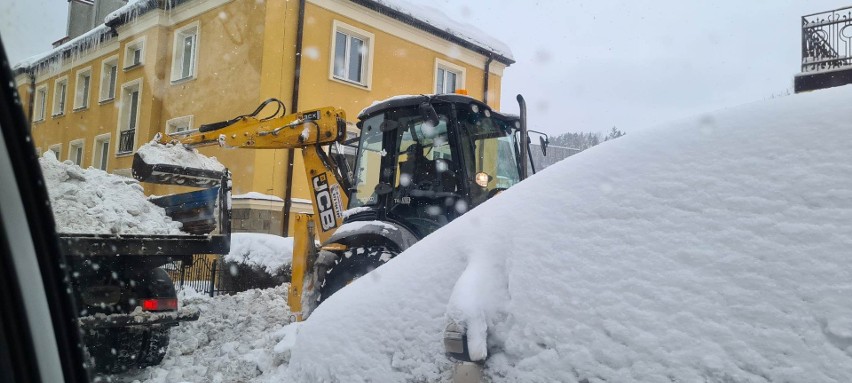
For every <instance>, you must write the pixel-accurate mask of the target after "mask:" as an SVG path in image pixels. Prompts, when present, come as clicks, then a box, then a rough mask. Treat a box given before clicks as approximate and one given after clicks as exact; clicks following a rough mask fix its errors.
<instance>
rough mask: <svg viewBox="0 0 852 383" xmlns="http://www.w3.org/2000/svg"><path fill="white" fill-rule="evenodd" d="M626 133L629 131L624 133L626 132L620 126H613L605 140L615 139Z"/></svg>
mask: <svg viewBox="0 0 852 383" xmlns="http://www.w3.org/2000/svg"><path fill="white" fill-rule="evenodd" d="M625 134H627V133H624V132H622V131H620V130H618V128H616V127H614V126H613V127H612V130H610V131H609V134H607V135H606V138H604V141H609V140H614V139H616V138H618V137H621V136H623V135H625Z"/></svg>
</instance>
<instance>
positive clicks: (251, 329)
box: [117, 284, 290, 383]
mask: <svg viewBox="0 0 852 383" xmlns="http://www.w3.org/2000/svg"><path fill="white" fill-rule="evenodd" d="M287 287H288V285H287V284H284V285H282V286H280V287H277V288H274V289H266V290H251V291H245V292H242V293H238V294H235V295H223V296H217V297H214V298H210V297H208V296H206V295H204V294H199V293H196V292H194V291H193V290H192V289H187V290H183V291H181V292H180V294H179V296H178V300H179V301H180V302H181V305H182V306H183V307H189V308H198V309H199V310H201V316H200V317H199V319H198V321H195V322H183V323H181V325H180V326H177V327H175V328H173V329H172V330H171V341H170V343H169V348H168V351H167V353H166V356H165V358H164V359H163V362H162V363H161V364H160V365H159V366H156V367H149V368H146V369H144V370H140V371H134V372H131V373H129V374H125V376H122V377H120V378H119V379H117V380H120V381H134V382H144V383H174V382H217V383H227V382H248V381H250V380H251V379H252V378H256V377H258V376H260V375H261V374H263V373H265V372H270V371H271V370H272V369H273V368H274V367H275V366H279V365H281V364H282V363H283V362H284V361H285V355H284V354H280V353H273V352H272V349H273V348H274V346H275V345H276V343H278V342H279V340H280V339H281V338H282V337H283V336H284V335H283V334H284V333H283V332H282V329H283V328H284V326H286V325H287V324H288V323H289V322H290V319H289V317H290V311H289V310H288V309H287V299H286V298H287Z"/></svg>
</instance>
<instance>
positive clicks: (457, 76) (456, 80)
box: [435, 59, 465, 94]
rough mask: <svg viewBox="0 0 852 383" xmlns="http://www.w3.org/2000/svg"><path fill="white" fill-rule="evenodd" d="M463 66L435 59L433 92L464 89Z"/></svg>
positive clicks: (452, 91)
mask: <svg viewBox="0 0 852 383" xmlns="http://www.w3.org/2000/svg"><path fill="white" fill-rule="evenodd" d="M464 72H465V71H464V67H461V66H458V65H455V64H452V63H450V62H447V61H444V60H440V59H438V60H436V61H435V93H439V94H440V93H455V92H456V91H457V90H459V89H464Z"/></svg>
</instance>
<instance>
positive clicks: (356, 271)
mask: <svg viewBox="0 0 852 383" xmlns="http://www.w3.org/2000/svg"><path fill="white" fill-rule="evenodd" d="M398 253H399V252H398V251H395V250H394V249H391V248H388V247H386V246H367V247H360V248H353V249H349V250H347V251H346V252H345V253H344V254H343V255H342V256H341V257H340V258H339V259H338V261H337V262H336V263H335V264H334V265H333V266H331V268H329V270H328V271H327V272H326V275H325V281H324V282H323V284H322V287H320V297H319V303H322V302H324V301H325V300H326V299H327V298H328V297H330V296H331V295H332V294H334V293H336V292H337V290H340V289H342V288H343V287H345V286H346V285H348V284H350V283H352V281H354V280H356V279H358V278H360V277H361V276H363V275H364V274H367V273H369V272H370V271H373V270H375V269H376V268H377V267H379V266H381V265H383V264H385V263H386V262H387V261H389V260H390V259H391V258H393V257H395V256H396V255H397V254H398Z"/></svg>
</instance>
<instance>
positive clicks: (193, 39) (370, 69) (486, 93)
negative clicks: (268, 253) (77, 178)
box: [16, 0, 513, 234]
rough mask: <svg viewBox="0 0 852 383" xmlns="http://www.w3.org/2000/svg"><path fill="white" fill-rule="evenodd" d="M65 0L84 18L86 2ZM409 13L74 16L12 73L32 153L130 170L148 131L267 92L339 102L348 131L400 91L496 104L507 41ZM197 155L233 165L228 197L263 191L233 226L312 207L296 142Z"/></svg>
mask: <svg viewBox="0 0 852 383" xmlns="http://www.w3.org/2000/svg"><path fill="white" fill-rule="evenodd" d="M72 3H73V4H72V6H71V7H70V10H71V11H70V13H73V12H77V13H81V14H82V13H83V12H82V11H80V9H79V7H81V6H86V4H87V3H88V2H72ZM113 3H114V2H113ZM122 4H124V3H123V2H122ZM91 6H92V7H97V6H98V1H97V0H96V1H94V2H92V5H91ZM92 13H93V14H95V13H99V14H102V13H103V10H102V9H100V8H98V12H92ZM72 16H73V15H72ZM416 16H417V15H416V14H413V13H412V12H410V11H409V10H406V9H400V8H394V7H391V6H388V5H385V4H384V3H383V2H380V1H371V0H303V1H286V0H264V1H240V0H139V1H135V2H134V1H132V0H131V1H130V2H129V3H127V4H126V5H123V6H121V7H120V8H118V9H116V10H114V11H112V12H111V13H108V14H107V15H106V16H105V18H104V24H100V25H97V26H95V27H94V28H92V29H90V30H88V31H87V32H85V33H82V34H80V35H78V36H73V34H74V33H77V31H72V30H71V29H72V28H71V26H70V25H78V24H79V23H78V24H74V23H71V24H69V37H68V38H66V39H64V40H67V41H65V42H64V43H62V44H60V45H58V46H57V47H55V48H54V49H53V50H51V51H50V52H46V53H44V54H42V55H38V56H36V57H32V58H30V59H27V60H26V61H25V62H23V63H20V64H18V65H17V66H16V75H17V76H16V80H17V82H18V89H19V92H20V96H21V99H22V100H23V101H24V104H25V105H24V110H25V113H26V114H27V115H28V116H29V118H30V120H31V121H32V134H33V137H34V139H35V144H36V147H37V149H38V150H39V151H40V152H43V151H46V150H53V151H54V152H55V153H56V154H57V157H58V158H59V159H60V160H71V161H74V162H75V163H78V164H79V165H80V166H83V167H89V166H92V167H95V168H100V169H103V170H106V171H109V172H113V173H116V174H123V175H128V176H129V175H130V166H131V162H132V159H133V154H134V151H135V150H136V149H137V148H139V146H141V145H142V144H144V143H146V142H148V141H150V140H151V139H152V138H153V137H154V135H155V134H156V133H158V132H166V133H172V132H176V131H182V130H192V129H195V128H197V127H198V126H199V125H200V124H204V123H210V122H216V121H222V120H226V119H230V118H232V117H234V116H237V115H241V114H245V113H248V112H250V111H252V110H254V109H255V108H256V107H257V105H259V104H260V102H262V101H263V100H266V99H268V98H272V97H275V98H278V99H280V100H282V101H283V102H284V103H285V105H287V107H288V112H293V111H296V110H304V109H310V108H316V107H322V106H336V107H339V108H342V109H343V110H345V111H346V112H347V120H348V121H349V122H350V125H351V126H352V128H351V129H352V130H353V133H357V129H355V128H354V123H355V121H356V120H357V114H358V112H359V111H360V110H361V109H363V108H364V107H366V106H369V105H370V104H371V103H373V102H374V101H376V100H382V99H385V98H387V97H391V96H394V95H399V94H429V93H445V92H452V91H455V90H458V89H465V90H467V91H468V92H469V94H470V95H471V96H472V97H475V98H479V99H485V100H487V103H488V104H489V105H491V106H492V107H493V108H495V109H499V105H500V98H499V97H500V82H501V77H502V73H503V70H504V69H505V68H506V67H507V66H508V65H510V64H512V63H513V61H512V58H511V54H510V53H508V49H505V48H502V47H500V46H499V44H496V43H495V44H483V43H479V41H483V40H486V41H487V39H483V38H482V37H481V36H471V35H469V34H468V35H465V34H464V33H451V32H447V31H446V30H447V28H443V29H442V28H441V26H442V24H441V23H446V22H450V21H447V20H438V21H439V22H438V23H437V25H436V22H435V21H436V20H425V19H421V18H418V17H416ZM72 18H73V17H72ZM444 26H445V25H444ZM75 28H78V27H76V26H75ZM72 32H73V33H72ZM72 36H73V37H72ZM60 42H61V41H60ZM495 46H496V47H497V48H494V47H495ZM200 151H201V152H202V153H204V154H206V155H209V156H215V157H217V158H218V159H219V160H220V161H221V162H222V163H223V164H225V165H226V166H227V167H228V168H229V169H230V170H231V172H232V173H233V177H234V190H233V193H234V194H235V195H238V196H239V195H243V194H247V193H250V192H255V193H260V194H263V195H266V196H265V197H264V196H260V197H258V195H257V194H249V195H248V196H245V197H243V198H237V199H235V204H234V215H235V219H234V221H235V222H234V229H235V230H248V231H262V232H268V233H273V234H287V233H288V231H289V228H290V227H291V225H292V222H291V217H290V214H289V213H290V212H310V211H312V209H311V206H310V202H309V199H308V198H309V195H308V186H307V182H306V180H305V176H304V170H303V167H302V163H301V156H300V153H298V151H288V150H249V149H222V148H218V147H207V148H201V149H200ZM145 187H146V192H148V193H150V194H157V195H164V194H170V193H173V192H177V191H179V189H178V188H177V187H174V186H162V185H146V186H145Z"/></svg>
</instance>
